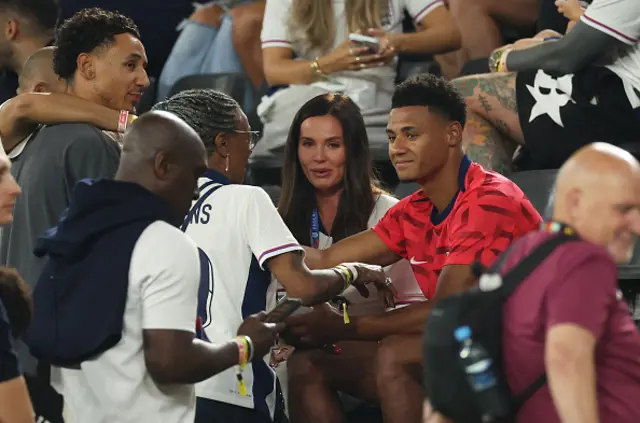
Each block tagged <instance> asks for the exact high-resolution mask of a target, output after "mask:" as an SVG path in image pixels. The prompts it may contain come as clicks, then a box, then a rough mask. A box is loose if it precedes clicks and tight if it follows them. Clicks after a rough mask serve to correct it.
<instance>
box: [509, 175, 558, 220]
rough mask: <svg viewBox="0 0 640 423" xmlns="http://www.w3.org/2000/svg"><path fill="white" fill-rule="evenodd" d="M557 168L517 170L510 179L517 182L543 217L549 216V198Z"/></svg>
mask: <svg viewBox="0 0 640 423" xmlns="http://www.w3.org/2000/svg"><path fill="white" fill-rule="evenodd" d="M557 173H558V171H557V170H556V169H549V170H527V171H524V172H516V173H514V174H512V175H511V177H510V179H511V180H512V181H513V182H515V183H516V184H517V185H518V186H519V187H520V189H521V190H522V191H523V192H524V193H525V195H526V196H527V197H528V198H529V201H531V203H532V204H533V206H534V207H535V208H536V210H538V212H539V213H540V214H541V215H542V217H544V218H546V217H549V212H550V210H549V209H548V206H549V199H550V197H551V193H552V191H553V184H554V183H555V180H556V174H557Z"/></svg>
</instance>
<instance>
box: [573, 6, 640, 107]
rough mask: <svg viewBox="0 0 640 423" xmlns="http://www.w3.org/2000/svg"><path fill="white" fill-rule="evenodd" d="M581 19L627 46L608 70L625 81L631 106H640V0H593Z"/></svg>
mask: <svg viewBox="0 0 640 423" xmlns="http://www.w3.org/2000/svg"><path fill="white" fill-rule="evenodd" d="M580 19H581V20H582V22H584V23H585V24H587V25H589V26H591V27H592V28H595V29H597V30H599V31H602V32H604V33H605V34H608V35H610V36H611V37H613V38H615V39H617V40H619V41H622V42H623V43H624V44H626V46H623V47H621V48H620V49H619V51H618V55H617V58H616V60H615V61H614V63H613V64H611V65H608V66H607V68H609V69H610V70H611V71H612V72H614V73H615V74H616V75H618V77H620V79H621V80H622V83H623V84H624V89H625V92H626V94H627V97H628V98H629V102H630V103H631V106H632V107H633V108H634V109H635V108H638V107H640V97H639V96H638V93H636V92H635V91H634V88H635V89H636V90H638V91H640V0H593V3H591V5H590V6H589V7H588V8H587V10H586V11H585V13H584V15H582V17H581V18H580Z"/></svg>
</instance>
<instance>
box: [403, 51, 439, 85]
mask: <svg viewBox="0 0 640 423" xmlns="http://www.w3.org/2000/svg"><path fill="white" fill-rule="evenodd" d="M422 73H431V74H433V75H438V76H442V73H441V71H440V65H439V64H438V62H436V61H435V60H433V59H432V60H428V58H422V59H421V60H414V59H413V58H410V57H405V56H400V59H399V62H398V69H397V72H396V83H400V82H402V81H404V80H406V79H409V78H411V77H412V76H416V75H420V74H422Z"/></svg>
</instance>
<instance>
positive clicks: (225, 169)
mask: <svg viewBox="0 0 640 423" xmlns="http://www.w3.org/2000/svg"><path fill="white" fill-rule="evenodd" d="M224 171H225V172H228V171H229V155H227V158H226V159H225V166H224Z"/></svg>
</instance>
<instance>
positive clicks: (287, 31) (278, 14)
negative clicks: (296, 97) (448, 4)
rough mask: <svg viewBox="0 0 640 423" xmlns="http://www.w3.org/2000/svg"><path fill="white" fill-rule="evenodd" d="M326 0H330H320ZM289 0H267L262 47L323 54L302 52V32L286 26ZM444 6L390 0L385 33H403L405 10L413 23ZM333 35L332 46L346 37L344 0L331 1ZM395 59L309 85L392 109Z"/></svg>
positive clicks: (425, 0) (436, 0)
mask: <svg viewBox="0 0 640 423" xmlns="http://www.w3.org/2000/svg"><path fill="white" fill-rule="evenodd" d="M323 1H329V0H323ZM291 3H292V0H267V5H266V8H265V11H264V20H263V25H262V35H261V38H262V48H263V49H264V48H269V47H286V48H290V49H292V50H293V51H294V52H295V54H296V56H297V57H300V58H304V59H307V60H313V59H315V58H316V57H318V56H321V55H323V54H326V53H327V52H321V51H319V50H315V51H311V52H309V53H307V54H303V52H302V48H301V46H300V45H299V43H297V42H296V40H299V39H300V37H301V36H304V34H300V31H299V30H298V29H296V28H289V25H288V23H289V22H288V21H289V11H290V8H291ZM440 6H444V2H443V1H442V0H390V1H389V13H388V16H384V17H383V19H382V23H383V29H384V30H385V31H386V32H393V33H400V32H402V21H403V20H404V10H405V9H406V10H407V11H408V12H409V14H410V15H411V17H412V18H413V19H414V21H416V22H420V21H421V20H422V19H423V18H424V17H425V16H427V15H428V14H429V13H431V11H433V10H434V9H436V8H438V7H440ZM333 13H334V19H335V27H336V36H335V40H334V45H333V48H335V47H336V46H337V45H339V44H340V43H341V42H343V41H344V40H346V39H347V37H348V36H349V33H348V32H349V31H348V25H347V18H346V12H345V0H333ZM395 76H396V62H395V61H393V62H392V63H389V65H388V66H385V67H380V68H372V69H364V70H359V71H344V72H340V73H335V74H332V75H330V76H329V78H328V80H326V81H318V82H314V83H313V84H312V85H315V86H318V87H320V88H323V89H326V90H328V91H334V92H340V93H343V94H346V95H348V96H349V97H350V98H351V99H352V100H353V101H354V102H355V103H356V104H358V106H359V107H360V108H361V109H364V110H369V109H373V108H382V109H384V110H389V109H391V95H392V94H393V89H394V85H395Z"/></svg>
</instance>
